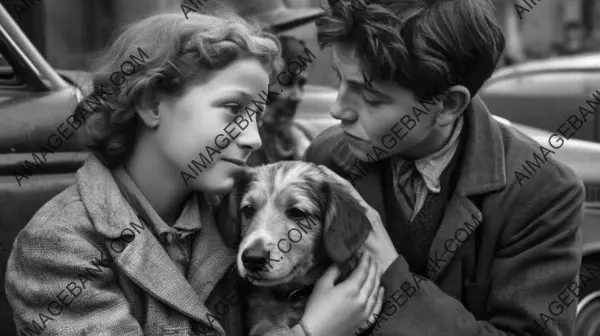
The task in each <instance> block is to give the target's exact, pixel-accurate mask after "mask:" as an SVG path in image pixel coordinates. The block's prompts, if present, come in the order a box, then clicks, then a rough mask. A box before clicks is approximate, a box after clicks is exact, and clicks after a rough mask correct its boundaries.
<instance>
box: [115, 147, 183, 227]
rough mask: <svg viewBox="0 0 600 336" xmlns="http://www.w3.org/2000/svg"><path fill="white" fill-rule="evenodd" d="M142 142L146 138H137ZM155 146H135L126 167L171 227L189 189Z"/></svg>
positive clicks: (147, 198)
mask: <svg viewBox="0 0 600 336" xmlns="http://www.w3.org/2000/svg"><path fill="white" fill-rule="evenodd" d="M140 140H141V139H140ZM140 142H143V141H138V143H140ZM152 148H153V146H138V147H136V148H134V150H133V151H132V154H131V156H130V158H129V160H128V161H127V162H126V163H125V169H126V170H127V172H128V173H129V175H130V176H131V179H132V180H133V181H134V182H135V184H136V185H137V186H138V188H139V189H140V191H141V192H142V194H143V195H144V197H146V200H148V203H150V205H151V206H152V208H153V209H154V211H156V213H157V214H158V215H159V216H160V218H161V219H162V220H163V221H165V223H167V224H168V225H169V226H172V225H174V224H175V221H176V220H177V218H179V215H180V214H181V210H182V209H183V206H184V205H185V201H186V199H187V198H188V196H189V194H190V191H189V190H187V188H186V187H185V185H184V183H183V181H182V180H181V178H180V175H179V173H178V172H176V171H174V169H173V166H171V165H170V164H168V163H167V162H165V161H164V159H163V158H161V157H159V156H158V155H157V154H156V153H157V152H156V151H153V150H152Z"/></svg>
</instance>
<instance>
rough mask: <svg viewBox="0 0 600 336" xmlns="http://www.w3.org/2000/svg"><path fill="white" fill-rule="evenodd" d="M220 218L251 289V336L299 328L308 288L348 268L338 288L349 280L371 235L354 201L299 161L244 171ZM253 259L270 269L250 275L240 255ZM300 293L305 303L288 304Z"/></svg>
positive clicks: (330, 180) (223, 231)
mask: <svg viewBox="0 0 600 336" xmlns="http://www.w3.org/2000/svg"><path fill="white" fill-rule="evenodd" d="M219 217H220V218H219V223H220V230H221V234H222V235H223V236H224V239H225V241H229V242H231V243H232V244H233V245H234V246H236V247H237V246H239V251H238V258H237V268H238V271H239V274H240V276H242V277H243V278H246V279H247V280H249V282H251V284H252V286H251V288H252V289H251V290H250V292H249V293H245V294H247V298H248V306H249V309H248V312H249V316H248V319H249V321H248V323H249V326H250V335H259V334H262V333H263V332H264V331H265V330H267V329H269V328H271V327H273V326H275V325H287V326H293V325H295V324H296V323H297V321H298V320H299V319H300V318H301V316H302V314H303V312H304V307H305V305H306V303H307V300H308V294H310V289H311V287H310V286H311V285H314V284H315V283H316V281H317V280H318V279H319V277H320V276H321V275H322V274H323V272H324V271H325V270H326V269H327V268H328V267H329V266H330V265H331V264H332V263H338V264H340V266H342V268H343V274H342V276H341V277H340V279H338V281H337V282H339V281H341V280H343V279H344V278H345V277H347V276H348V273H349V272H351V271H352V269H353V268H354V266H355V264H356V261H357V251H358V249H359V247H360V246H361V245H362V244H363V243H364V241H365V240H366V238H367V236H368V234H369V232H370V230H371V224H370V223H369V221H368V219H367V218H366V216H365V209H363V208H362V207H361V206H360V204H358V202H357V201H356V200H355V199H353V198H352V196H350V195H348V194H347V193H345V192H344V191H343V189H342V187H341V186H340V185H339V184H338V183H337V182H335V181H333V180H332V179H331V178H329V177H328V176H327V175H326V174H325V173H324V172H323V170H322V169H321V168H319V167H318V166H316V165H314V164H312V163H306V162H300V161H284V162H277V163H274V164H269V165H264V166H260V167H255V168H248V169H246V170H244V171H243V173H241V174H240V175H239V176H238V178H237V179H236V185H235V187H234V190H233V191H232V192H231V193H230V194H229V195H228V196H226V197H225V199H224V200H223V202H222V203H221V209H220V212H219ZM278 244H279V245H278ZM249 251H254V253H256V251H259V253H267V254H268V262H267V264H266V265H265V266H264V267H262V268H261V269H260V270H256V269H255V270H252V267H250V268H249V267H246V265H245V263H244V262H243V258H242V255H244V253H249ZM254 260H256V259H254ZM258 260H260V259H258ZM254 268H256V267H254ZM306 289H308V291H307V290H306ZM298 290H300V291H301V292H303V293H304V294H305V295H304V296H303V297H301V298H300V299H299V300H289V299H288V298H289V297H291V296H293V294H292V295H290V294H291V293H294V292H296V293H298Z"/></svg>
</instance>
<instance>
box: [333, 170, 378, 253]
mask: <svg viewBox="0 0 600 336" xmlns="http://www.w3.org/2000/svg"><path fill="white" fill-rule="evenodd" d="M322 188H323V192H324V193H325V195H326V200H327V201H326V204H325V209H324V211H325V227H324V232H323V242H324V246H325V252H327V255H328V256H329V257H330V258H331V259H332V260H333V261H334V262H336V263H344V262H346V261H349V260H350V259H351V258H352V257H354V256H355V254H356V252H357V251H358V249H359V248H360V247H361V246H362V244H363V243H364V242H365V240H366V239H367V237H368V236H369V233H370V232H371V229H372V228H371V223H370V222H369V220H368V219H367V216H366V215H365V211H366V210H365V209H364V208H363V207H362V206H361V205H360V204H359V203H358V202H357V201H356V200H355V199H354V198H352V196H350V195H349V194H348V193H346V192H344V190H343V189H342V187H341V186H340V185H339V184H338V183H337V182H335V181H327V182H325V183H324V185H323V187H322Z"/></svg>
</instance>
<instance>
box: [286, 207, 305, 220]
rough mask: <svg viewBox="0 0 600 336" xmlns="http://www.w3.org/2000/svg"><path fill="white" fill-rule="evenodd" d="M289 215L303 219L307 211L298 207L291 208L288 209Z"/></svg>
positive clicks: (292, 217)
mask: <svg viewBox="0 0 600 336" xmlns="http://www.w3.org/2000/svg"><path fill="white" fill-rule="evenodd" d="M287 215H288V217H290V218H291V219H302V218H305V217H306V212H304V211H302V210H300V209H298V208H291V209H289V210H288V211H287Z"/></svg>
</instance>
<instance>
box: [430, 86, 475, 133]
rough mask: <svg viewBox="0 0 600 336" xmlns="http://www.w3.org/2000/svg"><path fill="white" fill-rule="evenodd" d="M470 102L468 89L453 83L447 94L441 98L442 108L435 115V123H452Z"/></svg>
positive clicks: (442, 124)
mask: <svg viewBox="0 0 600 336" xmlns="http://www.w3.org/2000/svg"><path fill="white" fill-rule="evenodd" d="M470 102H471V94H470V93H469V90H468V89H467V88H466V87H464V86H462V85H455V86H453V87H451V88H448V94H447V95H445V97H444V99H442V108H441V111H440V113H438V115H437V120H436V122H437V124H438V125H440V126H447V125H450V124H453V123H454V122H455V121H456V120H457V119H458V118H460V116H461V115H462V114H463V112H464V111H465V110H466V108H467V107H468V106H469V103H470Z"/></svg>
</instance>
